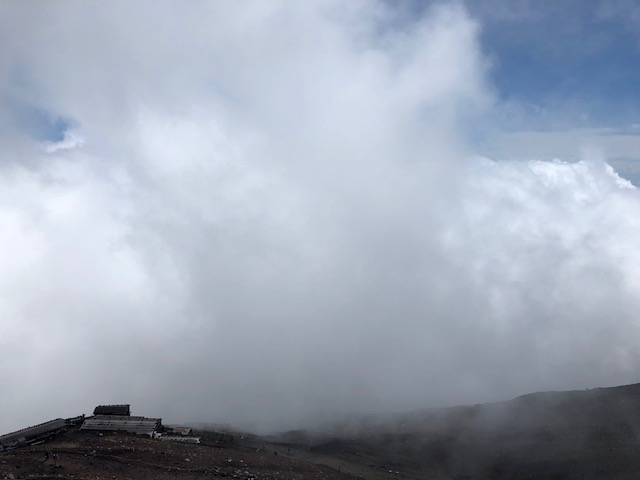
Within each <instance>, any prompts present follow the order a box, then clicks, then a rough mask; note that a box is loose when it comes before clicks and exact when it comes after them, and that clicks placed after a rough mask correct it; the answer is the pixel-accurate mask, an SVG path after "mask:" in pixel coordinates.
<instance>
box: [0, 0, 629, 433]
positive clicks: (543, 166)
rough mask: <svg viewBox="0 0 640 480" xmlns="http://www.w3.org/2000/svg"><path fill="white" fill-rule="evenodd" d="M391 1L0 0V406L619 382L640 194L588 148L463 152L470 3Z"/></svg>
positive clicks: (321, 411)
mask: <svg viewBox="0 0 640 480" xmlns="http://www.w3.org/2000/svg"><path fill="white" fill-rule="evenodd" d="M407 18H408V17H407V15H404V14H403V13H402V12H398V11H394V10H392V7H389V6H388V5H386V4H378V3H374V2H369V1H367V2H364V1H363V2H358V1H356V2H349V3H348V7H346V8H345V5H344V2H333V1H316V2H311V1H305V2H262V1H255V2H241V3H240V2H233V1H229V2H202V3H200V2H188V3H185V2H169V1H165V2H153V3H151V2H149V3H147V2H109V3H108V4H107V3H98V2H64V3H56V4H53V3H47V4H38V5H37V6H36V5H33V4H31V3H30V2H11V3H7V2H5V3H3V4H2V6H0V106H2V111H1V113H0V147H1V149H0V151H1V152H2V154H1V157H0V229H1V233H0V249H1V251H2V252H3V255H2V256H0V309H1V310H0V311H1V312H2V315H1V316H0V351H2V361H1V363H0V385H1V389H2V391H3V395H0V410H1V411H2V412H3V414H2V416H0V430H10V429H12V428H19V427H21V426H24V425H26V424H29V423H33V422H37V421H42V420H47V419H48V418H49V417H55V416H64V415H69V416H70V415H75V414H78V413H80V412H83V411H84V412H87V413H88V412H89V411H90V409H91V408H92V407H93V405H94V404H98V403H105V402H126V403H132V404H133V409H134V411H135V413H137V414H146V415H160V416H163V417H165V418H166V419H167V420H169V421H195V420H199V421H217V422H231V423H241V424H245V425H246V424H252V425H255V426H258V427H264V428H272V427H281V426H289V425H295V424H299V423H302V422H307V421H312V420H313V419H319V418H326V417H327V416H331V415H335V414H340V413H345V412H364V411H381V410H390V409H396V410H398V409H410V408H420V407H426V406H432V405H442V404H448V403H463V402H473V403H475V402H480V401H486V400H494V399H502V398H506V397H509V396H513V395H516V394H519V393H524V392H528V391H534V390H540V389H552V388H580V387H590V386H599V385H611V384H619V383H625V382H632V381H635V380H637V377H636V373H635V372H636V371H637V368H638V366H639V360H640V358H639V351H638V347H637V346H638V343H639V341H640V334H639V333H640V332H639V331H638V312H639V311H640V309H639V307H640V305H639V301H640V300H639V299H640V295H638V294H639V293H640V255H639V254H638V251H637V245H639V244H640V221H639V220H638V219H639V218H640V194H638V191H637V190H636V189H635V188H634V187H632V186H631V185H630V184H628V183H627V182H625V181H624V180H621V179H620V178H619V177H618V176H617V175H616V174H615V172H613V170H612V169H611V168H610V167H608V165H607V164H606V163H605V162H604V161H603V160H599V159H585V160H584V161H582V162H579V163H573V164H569V163H563V162H562V161H557V162H553V163H544V162H536V161H531V162H529V163H526V162H517V163H516V162H513V163H510V162H498V163H496V162H493V161H490V160H486V159H477V158H474V156H473V153H474V152H473V148H471V147H470V146H469V145H470V144H469V143H468V141H467V139H468V137H469V136H470V135H472V134H473V132H474V131H475V132H477V130H478V125H480V124H482V122H483V121H484V120H483V119H484V118H485V115H486V114H487V112H490V110H491V108H492V102H493V100H492V98H493V97H492V92H491V87H490V86H489V85H487V84H486V81H485V79H486V75H487V68H488V64H487V63H486V62H485V60H484V57H483V55H482V53H481V52H480V50H479V45H478V41H477V35H478V28H479V27H478V25H477V24H476V23H475V22H474V21H473V20H472V19H471V18H470V17H469V16H468V15H467V13H466V12H465V11H464V10H463V9H461V8H460V7H458V6H455V5H454V6H439V7H436V8H432V9H430V10H428V11H427V12H426V13H425V14H424V16H423V17H421V18H419V19H414V20H412V21H411V22H409V21H408V20H407ZM489 117H490V115H487V118H489ZM522 155H526V152H523V153H522Z"/></svg>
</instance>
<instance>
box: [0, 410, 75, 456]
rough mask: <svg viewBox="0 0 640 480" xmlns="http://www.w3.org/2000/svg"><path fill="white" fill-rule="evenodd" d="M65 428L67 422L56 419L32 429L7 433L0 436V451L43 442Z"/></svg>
mask: <svg viewBox="0 0 640 480" xmlns="http://www.w3.org/2000/svg"><path fill="white" fill-rule="evenodd" d="M66 427H67V422H66V420H65V419H64V418H56V419H55V420H50V421H48V422H44V423H40V424H38V425H34V426H32V427H27V428H23V429H22V430H17V431H15V432H11V433H7V434H6V435H2V436H0V447H2V449H5V448H8V447H16V446H23V445H29V444H32V443H35V442H38V441H41V440H45V439H47V438H49V437H52V436H54V435H56V434H58V433H60V432H62V431H64V430H65V429H66Z"/></svg>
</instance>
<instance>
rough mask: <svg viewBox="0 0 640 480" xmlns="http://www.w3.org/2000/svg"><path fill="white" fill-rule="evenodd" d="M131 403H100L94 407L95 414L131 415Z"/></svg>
mask: <svg viewBox="0 0 640 480" xmlns="http://www.w3.org/2000/svg"><path fill="white" fill-rule="evenodd" d="M130 407H131V405H98V406H97V407H96V408H94V409H93V414H94V415H111V416H122V417H129V416H131V408H130Z"/></svg>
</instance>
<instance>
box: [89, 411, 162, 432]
mask: <svg viewBox="0 0 640 480" xmlns="http://www.w3.org/2000/svg"><path fill="white" fill-rule="evenodd" d="M161 426H162V419H161V418H147V417H131V416H128V417H127V416H122V415H94V416H93V417H89V418H87V419H86V420H85V421H84V422H83V423H82V426H81V427H80V430H95V431H107V432H117V431H120V432H129V433H137V434H140V435H149V436H150V437H151V436H152V435H153V433H154V432H156V431H158V430H159V429H160V427H161Z"/></svg>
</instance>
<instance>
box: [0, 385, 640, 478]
mask: <svg viewBox="0 0 640 480" xmlns="http://www.w3.org/2000/svg"><path fill="white" fill-rule="evenodd" d="M197 434H198V435H201V436H202V444H199V445H192V444H180V443H170V442H160V441H158V440H152V439H149V438H147V437H140V436H134V435H128V434H123V433H118V434H111V433H104V434H99V433H96V432H84V431H83V432H81V431H79V430H78V427H70V429H69V430H67V431H66V432H64V433H62V434H61V435H58V436H56V437H55V438H53V439H50V440H48V441H46V442H44V443H41V444H39V445H32V446H29V447H23V448H17V449H15V450H13V451H10V452H3V453H1V454H0V478H13V479H18V478H58V479H59V478H75V479H89V478H91V479H151V478H158V479H162V478H186V479H190V478H193V479H196V478H198V479H199V478H243V479H250V478H253V479H256V480H257V479H348V478H355V477H360V478H367V479H374V480H375V479H388V478H396V479H397V478H421V479H455V480H463V479H558V480H560V479H567V480H569V479H605V478H606V479H636V478H640V384H636V385H628V386H623V387H615V388H600V389H594V390H587V391H576V392H547V393H535V394H530V395H524V396H522V397H518V398H516V399H514V400H510V401H507V402H500V403H493V404H484V405H474V406H461V407H453V408H445V409H430V410H422V411H416V412H410V413H402V414H387V415H372V416H367V417H360V418H357V419H351V420H349V421H342V422H339V423H337V424H334V425H332V426H331V427H330V428H329V429H327V430H326V431H324V432H322V433H319V432H316V433H312V432H308V431H303V430H297V431H291V432H284V433H280V434H277V435H270V436H257V435H250V434H237V433H236V434H232V437H231V436H229V435H227V436H224V437H221V436H220V434H219V433H213V432H207V431H200V432H198V433H197ZM231 438H233V442H231ZM45 451H48V452H57V453H58V455H59V458H58V465H53V461H52V460H51V459H50V460H49V461H45V457H44V453H45ZM276 453H277V454H276Z"/></svg>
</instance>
